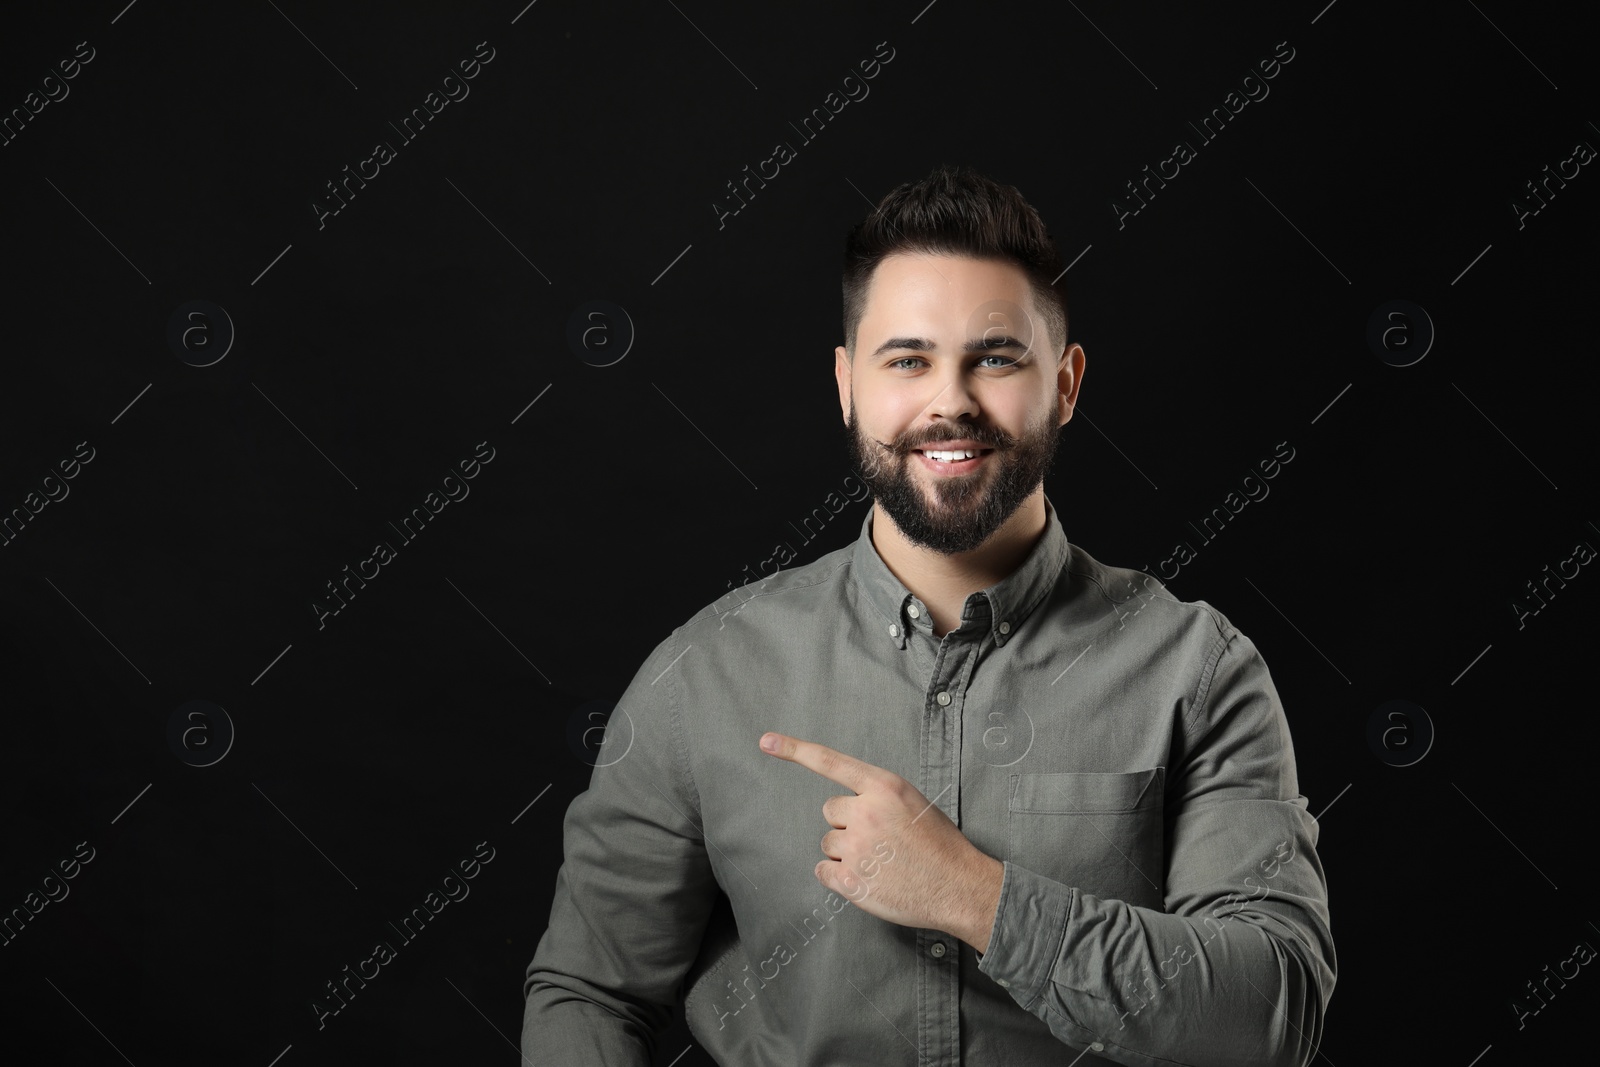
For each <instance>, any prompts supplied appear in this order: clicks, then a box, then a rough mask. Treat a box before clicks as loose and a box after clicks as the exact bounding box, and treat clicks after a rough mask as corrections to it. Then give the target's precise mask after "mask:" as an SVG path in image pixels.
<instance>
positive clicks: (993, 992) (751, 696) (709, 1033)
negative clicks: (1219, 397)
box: [522, 500, 1337, 1067]
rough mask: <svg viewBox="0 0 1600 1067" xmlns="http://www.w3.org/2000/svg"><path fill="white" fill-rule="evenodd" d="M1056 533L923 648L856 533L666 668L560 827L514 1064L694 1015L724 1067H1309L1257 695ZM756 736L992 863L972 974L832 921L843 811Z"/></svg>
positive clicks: (1186, 629) (1311, 1025) (964, 957)
mask: <svg viewBox="0 0 1600 1067" xmlns="http://www.w3.org/2000/svg"><path fill="white" fill-rule="evenodd" d="M1046 514H1047V516H1048V523H1047V528H1046V530H1045V533H1044V536H1043V537H1042V538H1041V539H1040V540H1039V542H1038V543H1037V544H1036V545H1035V547H1034V548H1033V550H1032V552H1031V554H1030V555H1029V556H1028V558H1027V559H1026V561H1025V562H1024V563H1023V564H1022V565H1021V566H1020V567H1019V568H1018V569H1017V570H1016V571H1015V572H1014V573H1013V574H1011V575H1010V576H1009V577H1007V578H1005V579H1004V580H1003V581H1000V582H998V583H996V584H995V585H992V586H990V587H989V588H987V589H984V590H981V591H979V592H976V593H973V594H972V595H970V596H968V597H967V599H966V602H965V605H964V607H963V610H962V615H961V625H960V626H959V628H957V629H955V630H952V631H951V632H949V633H947V634H945V635H944V636H943V637H942V638H936V637H935V636H934V635H933V625H932V618H931V616H930V615H929V613H928V608H927V605H926V604H925V603H923V602H922V600H920V599H919V598H918V597H916V596H914V595H913V594H912V593H911V592H910V591H909V590H908V589H907V588H906V587H905V586H904V585H903V584H902V583H901V582H900V581H899V580H898V579H897V578H895V576H894V575H893V574H892V573H891V572H890V571H889V569H888V567H887V566H886V565H885V564H884V562H883V560H882V558H881V557H880V556H879V555H878V552H877V550H876V549H875V548H874V547H873V544H872V540H871V529H872V513H871V512H870V511H869V512H868V513H867V516H866V518H865V519H864V520H863V521H862V526H861V535H860V537H859V538H858V539H857V540H856V541H855V543H854V544H853V545H852V546H850V547H848V548H843V549H840V550H838V551H836V552H832V553H830V554H828V555H826V556H823V557H822V558H821V559H819V560H817V561H815V562H813V563H811V564H808V565H806V566H801V567H796V568H794V569H792V570H787V571H780V572H779V573H777V574H776V575H774V576H771V577H769V578H767V579H765V580H764V581H762V582H760V583H753V584H752V585H749V586H746V587H744V588H742V589H740V590H735V591H734V592H733V593H731V594H729V595H728V596H726V597H724V598H722V599H720V600H718V601H716V602H715V603H713V604H709V605H707V606H706V607H705V608H703V609H701V610H700V611H699V612H697V613H696V614H695V615H694V616H693V617H692V618H690V619H689V620H688V621H687V622H685V623H684V624H683V625H682V626H680V627H678V628H677V629H676V630H674V631H673V632H672V633H671V635H669V636H668V637H667V638H666V639H665V640H663V641H662V642H661V643H660V644H659V645H658V646H657V647H656V649H655V651H654V652H652V653H651V655H650V656H649V658H648V659H647V660H646V661H645V663H644V665H643V666H642V667H641V668H640V669H639V671H638V673H637V674H636V675H635V676H634V678H633V680H632V682H631V684H630V685H629V686H628V688H627V690H626V692H625V693H624V694H623V696H622V698H621V700H620V701H619V703H618V705H617V708H616V710H615V711H614V712H613V713H612V717H611V720H610V722H609V724H608V726H607V728H606V741H605V744H604V745H603V746H602V747H601V749H600V753H601V754H600V755H599V756H597V757H596V766H595V769H594V772H593V774H592V777H591V780H590V784H589V788H588V790H587V791H585V792H583V793H581V794H579V795H578V796H577V797H576V798H575V799H574V800H573V801H572V804H571V806H570V807H569V808H568V809H567V814H566V820H565V823H564V847H565V862H564V864H563V865H562V867H561V869H560V871H559V873H558V874H557V876H556V888H555V900H554V903H553V905H552V907H551V911H550V926H549V928H548V930H547V931H546V932H545V934H544V936H543V937H542V939H541V940H540V942H539V945H538V948H537V950H536V952H535V953H534V957H533V960H532V962H531V964H530V965H529V967H528V970H527V976H526V981H525V983H524V992H525V994H526V1011H525V1014H524V1019H523V1029H522V1050H523V1053H524V1055H525V1056H526V1057H527V1059H528V1060H529V1061H530V1062H532V1063H533V1064H536V1065H541V1067H542V1065H544V1064H561V1065H564V1067H565V1065H587V1064H594V1065H599V1064H605V1065H607V1067H617V1065H621V1064H646V1063H648V1062H650V1056H651V1054H652V1051H653V1048H654V1045H655V1040H656V1033H657V1031H658V1030H660V1029H661V1028H663V1027H664V1026H666V1025H667V1023H668V1022H669V1020H670V1013H671V1011H672V1009H673V1006H674V1005H675V1004H676V1003H677V1001H678V999H679V997H680V996H682V995H683V993H684V992H685V990H687V998H686V1000H685V1002H684V1012H685V1016H686V1018H687V1022H688V1024H689V1026H690V1029H691V1032H692V1033H693V1034H694V1035H695V1037H696V1039H697V1040H698V1041H700V1043H701V1044H703V1045H704V1046H705V1047H706V1049H707V1050H708V1051H709V1052H710V1053H711V1054H712V1056H713V1057H714V1058H715V1059H716V1060H717V1061H718V1062H719V1063H723V1064H740V1065H769V1064H770V1065H774V1067H776V1065H783V1067H804V1065H813V1064H816V1065H823V1064H828V1065H832V1064H871V1065H880V1064H904V1065H906V1067H913V1065H915V1067H930V1065H941V1067H942V1065H954V1064H962V1063H965V1064H1001V1063H1027V1064H1032V1063H1060V1064H1067V1063H1077V1064H1079V1065H1081V1067H1089V1065H1092V1064H1105V1063H1119V1064H1144V1065H1152V1067H1153V1065H1157V1064H1160V1065H1162V1067H1171V1065H1174V1064H1189V1065H1193V1067H1208V1065H1218V1067H1220V1065H1224V1064H1227V1065H1240V1064H1250V1065H1254V1064H1261V1065H1267V1064H1272V1065H1289V1064H1294V1065H1303V1064H1308V1063H1309V1062H1310V1061H1311V1058H1312V1056H1313V1054H1314V1052H1315V1049H1316V1047H1317V1045H1318V1044H1320V1042H1321V1039H1322V1032H1323V1020H1324V1016H1325V1013H1326V1010H1327V1004H1328V998H1329V996H1330V995H1331V993H1332V991H1333V984H1334V977H1335V972H1336V967H1337V964H1336V961H1335V957H1334V948H1333V940H1332V935H1331V933H1330V930H1329V920H1328V904H1327V883H1326V879H1325V877H1324V875H1323V871H1322V866H1321V864H1320V862H1319V861H1318V859H1317V855H1316V851H1315V845H1316V842H1317V829H1318V827H1317V823H1316V821H1315V820H1314V819H1313V818H1312V817H1311V816H1310V814H1308V812H1307V801H1306V798H1305V797H1303V796H1301V795H1300V794H1299V791H1298V785H1297V781H1296V776H1295V761H1294V749H1293V745H1292V744H1291V741H1290V736H1289V724H1288V722H1287V720H1286V718H1285V716H1284V712H1283V707H1282V705H1281V703H1280V702H1279V699H1278V694H1277V690H1276V689H1275V687H1274V685H1273V681H1272V678H1271V675H1270V674H1269V673H1268V671H1267V666H1266V663H1265V662H1263V660H1262V657H1261V653H1260V652H1259V651H1258V650H1257V649H1256V646H1255V645H1254V644H1253V643H1252V642H1251V641H1250V639H1249V638H1248V637H1246V636H1245V635H1244V634H1242V633H1240V632H1239V631H1238V630H1237V629H1236V628H1235V627H1234V626H1233V625H1232V624H1231V623H1230V622H1229V621H1228V619H1227V618H1226V617H1225V616H1224V615H1223V614H1222V613H1221V612H1219V611H1218V610H1217V609H1216V608H1214V607H1212V606H1211V605H1209V604H1207V603H1206V602H1205V601H1203V600H1197V601H1193V602H1187V603H1186V602H1183V601H1180V600H1177V599H1176V598H1174V597H1173V596H1172V595H1171V594H1170V593H1169V592H1167V590H1166V589H1165V587H1164V586H1162V585H1161V583H1160V582H1158V581H1157V580H1156V579H1155V578H1153V577H1151V576H1149V575H1148V574H1145V573H1143V572H1140V571H1137V570H1130V569H1125V568H1120V567H1112V566H1107V565H1105V564H1102V563H1100V562H1098V561H1097V560H1095V559H1094V558H1093V557H1091V556H1090V555H1089V553H1087V552H1085V551H1084V550H1083V549H1082V548H1079V547H1078V546H1076V545H1073V544H1071V543H1070V542H1068V541H1067V538H1066V535H1065V533H1064V532H1063V530H1062V527H1061V523H1060V520H1059V518H1058V517H1057V514H1056V510H1055V508H1054V506H1053V505H1051V504H1050V502H1049V501H1048V500H1046ZM767 730H776V731H778V732H781V733H785V734H788V735H791V736H793V737H798V738H800V739H802V740H808V741H817V742H820V743H822V744H825V745H828V746H830V747H832V748H835V749H838V750H839V751H841V752H844V753H846V754H848V755H851V756H855V757H857V758H859V759H862V760H865V761H866V762H868V763H872V764H875V765H877V766H879V767H883V768H886V769H888V770H891V771H893V772H895V773H896V774H899V775H901V776H902V777H904V778H906V779H907V780H909V781H910V782H911V783H912V784H914V785H915V786H917V787H918V788H919V789H920V790H922V792H923V794H924V795H925V796H926V797H927V798H928V799H929V800H931V801H932V802H933V803H934V804H936V805H938V807H939V808H940V809H941V810H942V811H943V812H945V814H947V815H948V816H949V817H950V818H951V820H953V821H954V822H955V823H956V825H957V826H959V827H960V828H961V831H962V833H964V834H965V835H966V837H967V838H968V840H970V841H971V842H972V843H973V844H974V845H976V846H977V847H978V848H979V849H981V850H982V851H983V852H986V853H988V854H989V855H991V856H994V857H996V858H997V859H1000V860H1002V861H1003V863H1004V881H1003V883H1002V888H1001V893H1000V903H999V907H998V909H997V911H996V913H995V917H994V924H993V926H992V928H991V932H990V940H989V946H988V950H987V951H986V952H985V953H984V954H983V955H982V956H979V955H977V954H976V953H975V952H974V951H973V949H972V948H971V946H969V945H967V944H966V943H964V942H962V941H960V940H959V939H957V938H955V937H953V936H951V935H950V934H947V933H944V932H942V931H939V930H933V929H915V928H912V927H906V926H900V925H897V924H894V923H890V922H885V921H883V920H881V919H878V918H876V917H874V916H872V915H870V914H867V913H866V912H864V911H862V910H861V909H860V908H858V907H855V906H853V905H852V904H851V903H850V902H849V901H848V900H846V899H845V898H844V897H841V896H839V895H837V894H835V893H832V892H829V891H828V890H826V889H824V888H823V886H822V885H821V884H820V883H819V882H818V881H817V880H816V877H815V875H814V874H813V869H814V868H815V866H816V864H817V862H818V861H819V860H820V859H822V858H823V857H822V853H821V848H820V841H821V838H822V835H823V834H824V833H826V832H827V831H828V829H829V827H828V825H827V824H826V822H825V821H824V820H823V817H822V811H821V809H822V803H823V801H824V800H826V799H827V798H828V797H830V796H833V795H835V794H840V793H846V792H848V791H847V790H846V789H845V788H844V787H843V786H840V785H837V784H835V783H833V782H831V781H829V780H827V779H825V778H823V777H821V776H820V775H818V774H816V773H814V772H812V771H810V770H807V769H806V768H804V767H801V766H799V765H798V764H792V763H788V762H784V761H781V760H777V759H775V758H773V757H772V756H769V755H767V754H765V753H763V752H761V751H760V750H759V749H758V748H757V746H756V742H757V739H758V738H759V737H760V736H761V734H762V733H763V732H764V731H767ZM1079 1053H1082V1055H1081V1057H1080V1058H1077V1059H1074V1057H1077V1056H1079Z"/></svg>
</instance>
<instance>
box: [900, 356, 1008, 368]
mask: <svg viewBox="0 0 1600 1067" xmlns="http://www.w3.org/2000/svg"><path fill="white" fill-rule="evenodd" d="M988 359H998V360H1003V361H1004V362H1003V363H1001V364H1000V365H999V366H991V367H990V368H989V369H990V370H1004V369H1006V368H1007V367H1014V366H1016V365H1017V363H1018V362H1019V361H1018V360H1015V359H1012V358H1011V357H1010V356H984V357H983V359H980V360H979V361H978V362H979V363H982V362H983V361H984V360H988ZM925 362H927V361H926V360H923V359H921V358H919V357H917V356H901V357H900V358H899V359H896V360H893V361H892V362H890V364H889V366H891V367H893V368H896V369H899V370H910V369H912V368H910V367H906V366H904V365H905V364H907V363H925Z"/></svg>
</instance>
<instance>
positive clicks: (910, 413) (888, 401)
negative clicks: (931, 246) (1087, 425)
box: [835, 253, 1083, 554]
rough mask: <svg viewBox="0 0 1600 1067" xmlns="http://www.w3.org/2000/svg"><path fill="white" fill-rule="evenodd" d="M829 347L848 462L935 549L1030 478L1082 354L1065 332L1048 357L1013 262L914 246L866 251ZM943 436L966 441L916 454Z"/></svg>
mask: <svg viewBox="0 0 1600 1067" xmlns="http://www.w3.org/2000/svg"><path fill="white" fill-rule="evenodd" d="M979 345H983V346H985V347H982V348H979V347H977V346H979ZM836 352H837V354H836V358H835V376H836V377H837V378H838V381H839V397H840V404H841V407H842V408H843V409H844V413H845V427H846V438H847V443H848V446H849V449H850V453H851V459H852V461H853V463H854V464H855V466H856V468H857V469H858V470H859V471H860V472H861V476H862V478H863V480H865V481H866V483H867V485H868V487H869V488H871V490H872V492H873V495H874V496H875V497H876V498H877V501H878V503H879V505H881V506H882V507H883V509H884V511H885V512H886V513H887V514H888V515H889V517H890V518H891V519H892V520H893V521H894V524H895V526H896V527H898V528H899V530H900V531H901V532H902V533H903V534H904V535H905V537H906V538H907V540H909V541H911V542H912V543H914V544H917V545H921V546H923V547H925V548H928V549H931V550H933V551H936V552H941V553H945V554H951V553H957V552H967V551H971V550H972V549H975V548H977V547H978V546H980V545H981V544H983V543H984V542H985V541H987V540H988V539H989V537H990V535H991V534H993V533H994V532H995V531H996V530H997V529H999V528H1000V526H1001V525H1002V524H1003V523H1004V522H1005V521H1006V520H1007V519H1008V518H1010V517H1011V515H1012V514H1014V513H1015V512H1016V510H1017V509H1018V508H1019V507H1021V506H1022V504H1023V502H1024V501H1026V500H1027V499H1028V497H1029V496H1030V495H1032V494H1033V493H1034V491H1035V490H1037V489H1039V487H1040V483H1041V482H1042V481H1043V480H1044V477H1045V474H1046V473H1047V472H1048V471H1049V470H1050V466H1051V463H1052V461H1053V460H1054V456H1055V446H1056V438H1057V437H1058V436H1059V435H1060V432H1061V426H1062V424H1063V423H1065V422H1066V421H1067V419H1069V418H1071V414H1072V405H1073V403H1074V402H1075V401H1076V398H1077V391H1078V384H1079V381H1080V380H1081V378H1082V368H1083V356H1082V349H1081V348H1079V346H1077V345H1073V346H1071V348H1070V349H1068V351H1067V358H1066V359H1064V360H1061V359H1058V358H1057V357H1058V355H1059V351H1058V350H1056V349H1053V348H1052V347H1051V339H1050V337H1049V335H1048V333H1047V331H1046V329H1045V327H1044V323H1043V320H1042V319H1040V318H1039V317H1038V316H1036V315H1034V314H1033V297H1032V294H1031V292H1030V290H1029V287H1028V281H1027V276H1026V275H1025V274H1024V273H1023V272H1022V270H1021V269H1020V268H1018V267H1016V266H1014V265H1012V264H1009V263H1002V262H995V261H990V260H977V259H970V258H967V257H964V256H947V255H931V254H920V253H919V254H904V255H893V256H889V257H888V258H886V259H884V260H883V262H881V263H880V264H879V265H878V267H877V269H876V271H875V272H874V274H873V278H872V285H871V288H870V290H869V292H868V297H867V307H866V311H865V313H864V314H863V316H862V319H861V324H860V326H859V327H858V329H857V332H856V356H855V360H854V361H853V363H852V362H851V361H850V360H849V355H848V353H847V352H846V351H845V350H844V349H843V348H839V349H837V350H836ZM954 448H965V449H967V450H972V451H976V452H977V453H978V454H977V455H976V456H975V457H974V458H970V459H963V458H960V457H959V456H958V457H955V458H953V459H951V458H950V457H945V458H943V459H941V458H938V457H936V456H930V455H929V454H928V453H930V452H939V451H940V450H941V449H954Z"/></svg>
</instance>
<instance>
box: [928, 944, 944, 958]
mask: <svg viewBox="0 0 1600 1067" xmlns="http://www.w3.org/2000/svg"><path fill="white" fill-rule="evenodd" d="M928 955H930V956H932V957H933V958H935V959H938V958H940V957H942V956H943V955H944V942H943V941H935V942H934V943H933V944H931V945H929V946H928Z"/></svg>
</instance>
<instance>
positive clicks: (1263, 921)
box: [980, 864, 1333, 1067]
mask: <svg viewBox="0 0 1600 1067" xmlns="http://www.w3.org/2000/svg"><path fill="white" fill-rule="evenodd" d="M1006 877H1007V881H1006V885H1005V889H1004V892H1003V894H1002V899H1001V904H1000V912H999V915H998V922H997V924H996V927H995V938H994V941H993V942H992V943H991V945H990V946H989V949H988V951H987V952H986V954H985V955H984V958H983V960H982V962H981V963H980V969H981V970H982V971H983V973H985V974H988V975H989V976H990V977H992V978H995V979H996V981H999V982H1001V983H1002V984H1003V985H1005V987H1006V988H1007V990H1008V991H1009V992H1010V993H1011V995H1012V996H1013V997H1014V998H1015V999H1016V1000H1017V1002H1018V1003H1019V1004H1020V1005H1021V1006H1022V1007H1023V1008H1025V1009H1027V1010H1028V1011H1029V1012H1031V1013H1032V1014H1034V1015H1036V1016H1038V1017H1039V1018H1040V1019H1042V1020H1043V1021H1044V1022H1045V1023H1046V1024H1048V1025H1049V1027H1050V1029H1051V1032H1052V1033H1054V1034H1055V1035H1056V1037H1058V1038H1060V1039H1061V1040H1062V1041H1064V1042H1066V1043H1068V1044H1071V1045H1072V1046H1074V1047H1079V1048H1082V1047H1092V1048H1094V1050H1095V1052H1096V1053H1097V1054H1098V1055H1101V1056H1103V1057H1105V1058H1107V1059H1112V1060H1115V1061H1117V1062H1119V1063H1126V1064H1138V1065H1141V1067H1156V1065H1162V1067H1170V1064H1171V1063H1172V1062H1173V1061H1177V1062H1180V1063H1184V1064H1188V1065H1191V1067H1212V1065H1216V1067H1223V1065H1229V1067H1237V1065H1241V1064H1250V1065H1257V1067H1303V1065H1304V1064H1308V1063H1309V1062H1310V1061H1311V1058H1312V1057H1313V1055H1314V1054H1315V1049H1316V1046H1317V1044H1318V1043H1320V1041H1321V1036H1322V1024H1323V1009H1324V1006H1325V1003H1326V1000H1327V997H1328V995H1329V993H1330V992H1331V990H1332V984H1333V972H1332V970H1331V968H1329V967H1328V966H1327V963H1326V961H1325V960H1324V959H1323V958H1322V956H1321V954H1320V953H1318V952H1317V951H1315V950H1311V949H1308V948H1307V947H1306V944H1305V942H1304V940H1303V938H1305V937H1307V936H1308V930H1307V929H1305V928H1302V927H1299V926H1298V924H1297V923H1296V922H1292V921H1289V920H1288V919H1287V918H1286V915H1289V914H1292V913H1293V905H1292V903H1289V904H1286V903H1285V902H1284V901H1282V900H1266V899H1252V898H1251V897H1250V896H1248V895H1243V894H1241V895H1240V896H1239V897H1237V898H1236V899H1234V900H1233V901H1231V902H1229V903H1228V904H1227V906H1226V908H1224V909H1218V910H1219V912H1221V913H1222V915H1223V917H1222V918H1220V919H1218V918H1216V917H1201V916H1188V915H1184V916H1180V915H1173V914H1168V913H1165V912H1159V911H1155V910H1153V909H1149V908H1141V907H1136V906H1134V905H1130V904H1127V903H1125V902H1123V901H1120V900H1110V899H1103V898H1099V897H1095V896H1093V895H1091V894H1087V893H1082V892H1079V891H1077V890H1075V889H1073V888H1072V887H1069V886H1066V885H1063V884H1061V883H1060V882H1056V881H1053V880H1051V879H1048V878H1045V877H1044V876H1042V875H1039V874H1036V873H1034V872H1032V871H1028V870H1025V869H1024V868H1021V867H1017V866H1015V865H1010V864H1008V865H1007V870H1006ZM1311 940H1313V941H1314V940H1315V938H1314V937H1312V938H1311ZM1108 976H1109V983H1112V984H1108Z"/></svg>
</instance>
